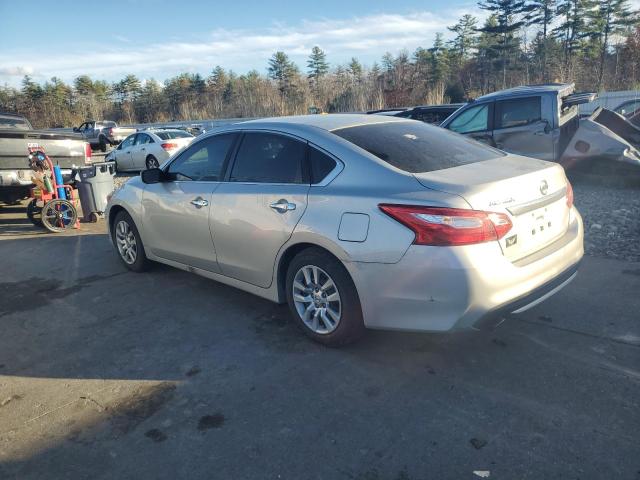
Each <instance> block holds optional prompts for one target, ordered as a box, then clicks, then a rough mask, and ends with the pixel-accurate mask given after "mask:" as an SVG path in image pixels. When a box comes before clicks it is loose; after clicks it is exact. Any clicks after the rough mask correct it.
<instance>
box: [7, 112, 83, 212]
mask: <svg viewBox="0 0 640 480" xmlns="http://www.w3.org/2000/svg"><path fill="white" fill-rule="evenodd" d="M35 146H40V147H43V148H44V150H45V151H46V152H47V154H48V155H49V156H50V157H51V158H52V159H53V160H54V161H55V162H56V164H58V165H60V167H61V169H62V176H63V179H64V180H65V181H68V180H70V178H71V171H72V169H73V168H75V167H79V166H83V165H85V164H86V163H89V162H90V160H91V148H90V147H89V144H88V143H87V142H85V141H84V139H83V138H82V137H81V136H80V135H77V134H75V133H62V132H55V131H51V130H34V129H33V127H32V126H31V123H29V121H28V120H27V119H26V118H25V117H23V116H21V115H15V114H12V113H0V201H2V202H5V203H14V202H17V201H19V200H22V199H23V198H27V197H28V196H29V193H30V189H31V187H32V186H33V184H32V182H31V174H32V171H31V170H30V169H29V164H28V161H27V154H28V147H35Z"/></svg>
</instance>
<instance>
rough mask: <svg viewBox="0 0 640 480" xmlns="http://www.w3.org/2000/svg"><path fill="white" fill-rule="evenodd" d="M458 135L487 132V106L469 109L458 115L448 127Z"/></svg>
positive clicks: (486, 104)
mask: <svg viewBox="0 0 640 480" xmlns="http://www.w3.org/2000/svg"><path fill="white" fill-rule="evenodd" d="M448 128H449V129H450V130H453V131H454V132H458V133H473V132H483V131H486V130H489V104H488V103H485V104H484V105H477V106H474V107H470V108H468V109H467V110H465V111H464V112H462V113H461V114H460V115H458V116H457V117H456V118H455V119H454V120H453V121H452V122H451V123H450V124H449V127H448Z"/></svg>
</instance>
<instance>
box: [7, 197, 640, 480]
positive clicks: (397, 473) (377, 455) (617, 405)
mask: <svg viewBox="0 0 640 480" xmlns="http://www.w3.org/2000/svg"><path fill="white" fill-rule="evenodd" d="M594 188H595V187H593V186H589V185H586V186H581V185H576V203H577V205H578V206H579V207H580V205H581V201H583V202H584V205H585V207H584V208H583V214H584V216H585V219H586V222H587V224H588V227H587V240H586V242H587V244H588V245H590V246H589V247H588V252H589V253H590V254H589V255H587V256H586V257H585V260H584V265H583V268H582V270H581V272H580V274H579V275H578V277H577V279H576V280H575V281H574V282H573V283H572V284H570V285H569V286H568V287H567V288H566V289H565V290H563V291H562V293H560V294H558V295H556V296H555V297H553V298H551V299H550V300H548V301H547V302H545V303H543V304H541V305H539V306H538V307H536V308H534V309H532V310H530V311H528V312H526V313H524V314H522V315H519V316H514V317H512V318H511V319H509V320H508V321H507V322H505V323H504V324H502V326H500V327H499V328H498V329H497V330H496V331H494V332H490V333H487V332H485V333H478V332H465V333H458V334H454V335H427V334H400V333H389V332H371V333H370V334H368V335H367V337H365V339H364V340H363V341H362V342H361V343H359V344H357V345H355V346H352V347H349V348H345V349H341V350H332V349H326V348H323V347H321V346H319V345H316V344H313V343H311V342H309V341H308V340H307V339H306V338H305V337H304V336H303V335H302V334H300V333H299V332H298V331H297V329H296V327H295V325H293V324H292V323H291V322H290V321H289V318H288V313H287V311H286V309H284V308H282V307H279V306H276V305H273V304H271V303H269V302H266V301H264V300H261V299H258V298H256V297H253V296H251V295H249V294H246V293H243V292H240V291H238V290H234V289H232V288H229V287H226V286H223V285H220V284H217V283H215V282H212V281H209V280H205V279H203V278H200V277H197V276H194V275H191V274H188V273H185V272H181V271H177V270H174V269H171V268H168V267H163V266H157V267H156V268H154V269H153V270H152V271H151V272H149V273H146V274H141V275H137V274H133V273H129V272H127V271H126V270H125V269H124V268H123V267H122V266H121V265H120V263H119V262H118V260H117V258H116V257H115V255H114V254H113V252H112V249H111V245H110V243H109V242H108V240H107V237H106V234H105V229H104V223H100V224H97V225H83V229H82V230H81V232H74V233H72V234H57V235H50V234H44V233H43V232H42V231H40V230H36V229H35V228H33V227H31V226H30V225H29V224H28V222H27V220H26V218H25V217H24V213H23V211H22V210H21V209H20V208H17V207H0V264H1V265H2V269H1V271H2V274H3V275H2V278H1V279H0V329H1V330H0V331H1V332H2V334H1V335H0V478H2V479H13V478H15V479H20V480H22V479H31V478H33V479H41V478H74V479H78V478H87V479H112V478H122V479H124V478H154V479H174V478H194V479H197V478H203V479H205V478H239V479H240V478H261V479H262V478H264V479H270V478H273V479H277V478H289V479H302V478H316V479H358V480H378V479H380V480H381V479H392V480H400V479H403V480H407V479H427V478H457V479H458V478H460V479H462V478H469V479H472V478H481V477H480V475H483V476H485V475H486V473H485V472H489V475H490V476H489V477H488V478H502V479H514V478H518V479H524V478H532V479H533V478H535V479H539V478H572V479H573V478H580V479H590V478H594V479H600V478H621V479H638V478H640V460H639V459H640V437H639V434H638V432H640V408H639V407H640V405H639V403H640V400H639V399H640V325H639V323H638V312H640V296H639V295H638V291H640V263H637V261H635V257H633V256H631V257H625V254H624V252H623V250H624V248H625V245H627V244H629V245H630V244H632V243H635V244H637V243H639V242H638V240H639V239H640V232H638V231H637V225H638V223H637V222H638V220H637V218H635V219H632V218H628V219H627V215H626V213H625V212H621V213H620V215H619V218H616V219H614V218H613V216H606V212H611V211H613V210H614V209H620V208H631V207H629V205H633V201H634V199H637V198H638V191H637V190H636V191H617V192H614V193H612V194H610V195H611V197H612V198H615V201H616V202H623V203H624V205H626V206H624V205H613V204H608V205H607V204H605V205H601V204H602V203H603V198H609V197H606V196H605V197H603V195H604V194H603V193H602V192H600V191H599V190H597V188H596V190H594ZM592 197H593V198H592ZM598 199H600V201H598ZM612 201H613V200H612ZM635 212H636V214H635V217H637V212H638V210H637V209H635ZM600 217H602V218H607V219H609V223H606V224H603V221H602V220H601V221H600V222H601V223H600V225H601V228H597V227H596V228H593V227H592V225H593V223H598V222H597V221H596V219H597V218H600ZM629 217H631V216H630V215H629ZM623 222H624V228H623V225H622V223H623ZM629 222H636V223H631V226H629ZM611 225H613V226H615V227H617V228H616V229H615V230H614V229H611V228H610V226H611ZM603 229H605V232H604V233H605V234H606V235H604V236H603V235H601V233H603V232H602V230H603ZM609 231H612V232H614V235H611V236H610V237H611V238H616V239H617V240H616V242H612V243H610V245H609V246H607V244H606V243H605V242H606V239H604V240H603V239H601V238H600V237H608V236H609V235H608V233H607V232H609ZM616 235H617V236H616ZM625 235H626V237H625ZM634 237H635V238H634ZM611 245H614V246H611ZM474 472H476V473H475V474H474ZM485 478H486V476H485Z"/></svg>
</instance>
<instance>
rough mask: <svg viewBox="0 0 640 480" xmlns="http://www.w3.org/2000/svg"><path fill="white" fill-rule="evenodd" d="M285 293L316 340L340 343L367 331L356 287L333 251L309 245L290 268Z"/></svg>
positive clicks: (305, 331)
mask: <svg viewBox="0 0 640 480" xmlns="http://www.w3.org/2000/svg"><path fill="white" fill-rule="evenodd" d="M286 295H287V303H288V304H289V310H290V311H291V314H292V315H293V317H294V318H295V320H296V322H297V323H298V325H299V326H300V328H302V330H303V331H304V333H305V334H306V335H307V336H309V337H310V338H312V339H313V340H315V341H316V342H319V343H322V344H324V345H327V346H330V347H338V346H342V345H347V344H349V343H353V342H355V341H356V340H358V339H359V338H360V337H361V336H362V335H363V334H364V331H365V328H364V322H363V319H362V309H361V306H360V299H359V297H358V292H357V291H356V287H355V285H354V283H353V280H352V279H351V276H350V275H349V272H347V269H346V268H345V267H344V265H342V263H340V261H339V260H338V259H336V258H335V257H333V256H332V255H331V254H329V253H327V252H325V251H323V250H321V249H317V248H309V249H306V250H303V251H302V252H300V253H299V254H298V255H296V256H295V257H294V259H293V260H292V261H291V263H290V264H289V268H288V269H287V280H286Z"/></svg>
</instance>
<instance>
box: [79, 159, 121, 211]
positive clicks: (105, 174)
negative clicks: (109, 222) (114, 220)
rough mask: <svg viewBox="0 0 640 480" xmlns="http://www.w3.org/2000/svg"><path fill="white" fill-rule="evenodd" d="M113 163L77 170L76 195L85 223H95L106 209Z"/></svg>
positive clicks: (114, 167)
mask: <svg viewBox="0 0 640 480" xmlns="http://www.w3.org/2000/svg"><path fill="white" fill-rule="evenodd" d="M115 173H116V163H115V162H100V163H94V164H93V165H91V166H87V167H82V168H80V169H79V170H78V176H79V177H80V182H78V194H79V195H80V205H82V214H83V215H84V217H83V218H84V221H85V222H97V221H98V218H99V217H98V215H102V214H103V213H104V211H105V209H106V207H107V195H109V194H110V193H111V192H113V189H114V183H113V176H114V175H115Z"/></svg>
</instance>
